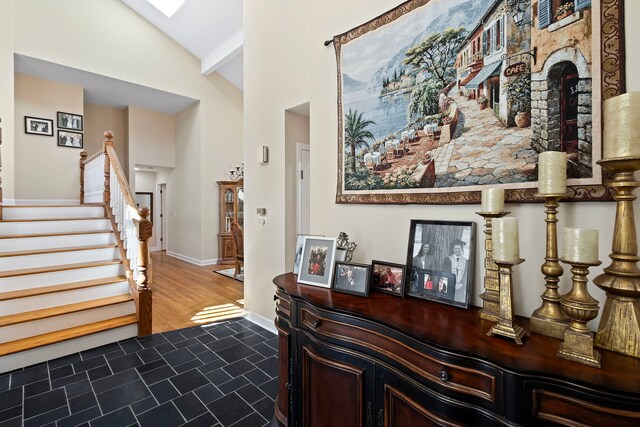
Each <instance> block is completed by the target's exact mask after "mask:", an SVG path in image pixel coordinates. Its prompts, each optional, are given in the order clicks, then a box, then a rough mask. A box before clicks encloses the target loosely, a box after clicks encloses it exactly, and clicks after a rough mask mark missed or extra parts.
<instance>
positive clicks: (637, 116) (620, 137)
mask: <svg viewBox="0 0 640 427" xmlns="http://www.w3.org/2000/svg"><path fill="white" fill-rule="evenodd" d="M602 123H603V124H604V132H603V138H602V142H603V144H602V145H603V155H602V158H603V159H613V158H616V157H640V92H632V93H625V94H622V95H619V96H615V97H613V98H609V99H607V100H606V101H604V117H603V120H602Z"/></svg>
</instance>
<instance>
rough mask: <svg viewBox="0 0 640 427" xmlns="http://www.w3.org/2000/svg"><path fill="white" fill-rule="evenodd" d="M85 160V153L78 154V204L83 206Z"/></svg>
mask: <svg viewBox="0 0 640 427" xmlns="http://www.w3.org/2000/svg"><path fill="white" fill-rule="evenodd" d="M85 160H87V152H86V151H81V152H80V204H81V205H84V162H85Z"/></svg>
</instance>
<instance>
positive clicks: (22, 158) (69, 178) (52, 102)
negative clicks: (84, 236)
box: [3, 74, 84, 203]
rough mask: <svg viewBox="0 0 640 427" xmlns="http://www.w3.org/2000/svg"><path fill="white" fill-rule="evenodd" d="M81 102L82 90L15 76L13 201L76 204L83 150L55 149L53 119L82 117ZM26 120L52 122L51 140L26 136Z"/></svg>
mask: <svg viewBox="0 0 640 427" xmlns="http://www.w3.org/2000/svg"><path fill="white" fill-rule="evenodd" d="M83 100H84V97H83V93H82V87H81V86H76V85H70V84H66V83H58V82H54V81H50V80H44V79H39V78H37V77H31V76H27V75H24V74H16V75H15V117H14V119H15V121H14V125H15V130H16V133H15V142H16V144H15V165H16V168H15V198H16V200H22V201H27V203H38V202H33V201H37V200H58V201H60V203H72V202H74V201H75V202H76V203H77V202H78V201H79V199H80V163H79V162H80V152H82V150H81V149H78V148H71V147H59V146H58V142H57V141H58V127H57V123H56V117H57V112H58V111H64V112H67V113H73V114H80V115H82V114H83V104H84V102H83ZM25 116H30V117H38V118H44V119H50V120H53V123H54V133H53V136H44V135H32V134H27V133H25V128H24V118H25ZM3 154H4V153H3ZM28 201H31V202H28Z"/></svg>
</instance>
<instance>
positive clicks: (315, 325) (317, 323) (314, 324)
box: [311, 320, 320, 329]
mask: <svg viewBox="0 0 640 427" xmlns="http://www.w3.org/2000/svg"><path fill="white" fill-rule="evenodd" d="M318 326H320V321H319V320H314V321H313V322H311V327H312V328H313V329H316V328H317V327H318Z"/></svg>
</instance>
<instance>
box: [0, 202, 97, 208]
mask: <svg viewBox="0 0 640 427" xmlns="http://www.w3.org/2000/svg"><path fill="white" fill-rule="evenodd" d="M103 206H104V204H102V203H85V204H83V205H4V206H3V209H11V208H84V207H87V208H101V207H103Z"/></svg>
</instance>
